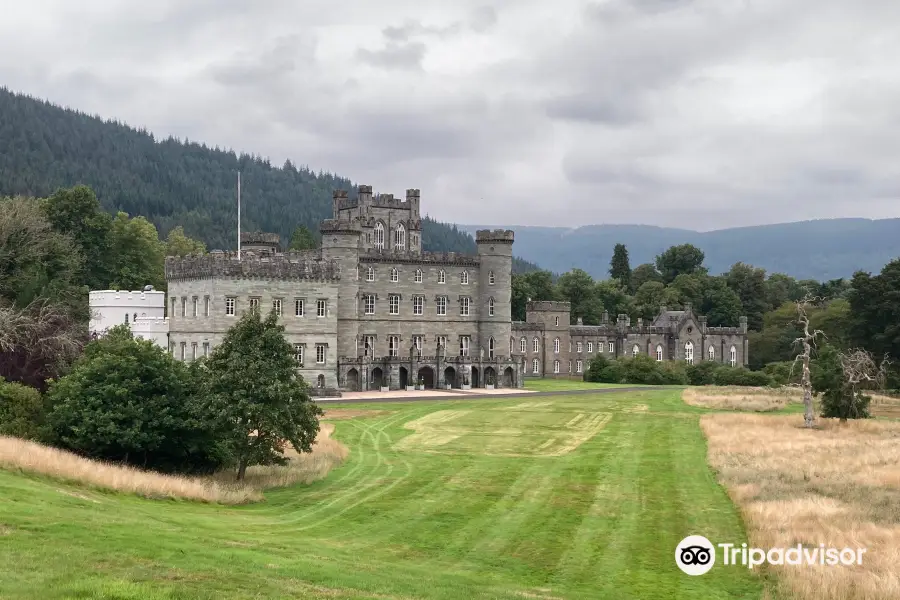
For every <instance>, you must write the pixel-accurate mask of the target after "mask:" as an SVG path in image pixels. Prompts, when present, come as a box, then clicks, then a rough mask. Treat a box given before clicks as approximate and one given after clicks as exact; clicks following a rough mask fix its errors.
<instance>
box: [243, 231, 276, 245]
mask: <svg viewBox="0 0 900 600" xmlns="http://www.w3.org/2000/svg"><path fill="white" fill-rule="evenodd" d="M241 244H265V245H276V246H277V245H279V244H281V236H280V235H278V234H277V233H267V232H265V231H247V232H244V233H242V234H241Z"/></svg>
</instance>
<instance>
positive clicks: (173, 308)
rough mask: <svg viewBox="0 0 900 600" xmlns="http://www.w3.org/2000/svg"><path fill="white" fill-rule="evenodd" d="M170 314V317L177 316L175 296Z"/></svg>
mask: <svg viewBox="0 0 900 600" xmlns="http://www.w3.org/2000/svg"><path fill="white" fill-rule="evenodd" d="M169 316H170V317H174V316H175V298H172V310H170V311H169Z"/></svg>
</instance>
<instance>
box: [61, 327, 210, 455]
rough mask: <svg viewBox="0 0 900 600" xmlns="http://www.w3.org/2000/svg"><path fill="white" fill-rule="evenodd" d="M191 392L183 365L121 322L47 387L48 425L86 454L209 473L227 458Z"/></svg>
mask: <svg viewBox="0 0 900 600" xmlns="http://www.w3.org/2000/svg"><path fill="white" fill-rule="evenodd" d="M195 393H196V383H195V381H194V380H193V378H192V377H191V375H190V373H189V371H188V369H187V368H186V367H185V365H184V364H183V363H181V362H178V361H175V360H174V359H173V358H172V356H171V355H170V354H169V353H168V352H166V351H165V350H163V349H161V348H159V347H158V346H156V345H155V344H154V343H153V342H151V341H149V340H141V339H134V338H133V337H132V334H131V331H130V330H129V329H128V327H127V326H126V325H118V326H116V327H114V328H112V329H111V330H110V331H109V333H108V334H107V335H106V336H105V337H103V338H101V339H99V340H95V341H93V342H91V343H90V344H88V345H87V347H86V348H85V353H84V355H83V356H82V358H81V359H80V360H79V361H78V362H77V363H76V364H75V366H74V368H73V369H72V371H71V372H70V373H68V374H67V375H65V376H64V377H62V378H60V379H59V380H58V381H55V382H53V383H52V384H51V386H50V390H49V392H48V398H49V401H50V405H51V406H52V410H51V412H50V414H49V417H48V422H49V424H50V427H51V429H52V434H53V438H54V441H55V442H56V444H57V445H59V446H61V447H64V448H67V449H69V450H72V451H74V452H77V453H79V454H82V455H84V456H88V457H91V458H95V459H102V460H110V461H117V462H123V463H126V464H131V465H135V466H139V467H143V468H152V469H155V470H159V471H164V472H210V471H212V470H214V469H216V468H218V467H219V466H221V464H223V462H224V461H225V460H226V459H227V457H228V455H227V453H225V452H224V451H223V448H222V447H221V446H220V445H219V444H218V443H217V441H216V433H215V430H214V427H213V420H212V419H211V418H207V417H206V416H205V414H204V413H202V412H201V411H200V408H201V405H200V404H198V403H197V402H196V401H195V398H194V396H195Z"/></svg>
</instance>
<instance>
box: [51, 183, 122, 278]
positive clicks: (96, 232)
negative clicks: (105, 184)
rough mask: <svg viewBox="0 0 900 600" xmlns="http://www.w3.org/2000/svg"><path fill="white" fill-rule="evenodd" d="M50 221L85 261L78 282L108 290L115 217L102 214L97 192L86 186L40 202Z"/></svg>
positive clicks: (71, 189)
mask: <svg viewBox="0 0 900 600" xmlns="http://www.w3.org/2000/svg"><path fill="white" fill-rule="evenodd" d="M41 205H42V207H43V210H44V213H45V214H46V215H47V220H48V221H49V222H50V224H51V225H52V227H53V229H55V230H56V231H58V232H60V233H63V234H67V235H69V236H71V237H72V239H73V240H74V242H75V245H76V246H77V247H78V249H79V251H80V252H81V255H82V257H83V258H84V264H83V267H82V269H81V272H80V273H79V280H80V281H81V283H83V284H84V285H86V286H88V287H89V288H90V289H92V290H102V289H106V288H107V286H108V284H109V262H110V260H111V259H112V258H114V256H112V255H111V253H110V247H109V242H110V236H109V232H110V229H111V228H112V217H111V216H110V215H109V213H106V212H104V211H103V208H102V207H101V206H100V201H99V200H97V196H96V195H95V194H94V191H93V190H92V189H91V188H89V187H88V186H86V185H76V186H75V187H72V188H68V189H58V190H56V192H54V193H53V195H51V196H50V197H49V198H47V199H45V200H43V201H41Z"/></svg>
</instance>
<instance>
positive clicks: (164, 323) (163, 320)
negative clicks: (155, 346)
mask: <svg viewBox="0 0 900 600" xmlns="http://www.w3.org/2000/svg"><path fill="white" fill-rule="evenodd" d="M131 331H132V332H133V333H134V334H135V335H138V334H140V333H168V331H169V317H138V318H137V319H135V320H134V321H133V322H132V323H131Z"/></svg>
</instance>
